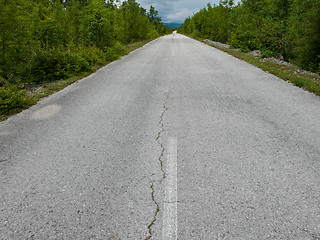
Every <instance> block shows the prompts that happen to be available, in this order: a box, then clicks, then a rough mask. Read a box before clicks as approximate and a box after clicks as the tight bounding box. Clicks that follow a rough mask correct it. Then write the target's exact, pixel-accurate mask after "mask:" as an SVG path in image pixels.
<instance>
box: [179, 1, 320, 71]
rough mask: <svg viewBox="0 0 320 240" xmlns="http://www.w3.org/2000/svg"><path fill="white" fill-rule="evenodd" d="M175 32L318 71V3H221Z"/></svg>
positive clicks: (202, 11) (198, 15)
mask: <svg viewBox="0 0 320 240" xmlns="http://www.w3.org/2000/svg"><path fill="white" fill-rule="evenodd" d="M178 32H181V33H184V34H187V35H191V36H193V37H196V38H197V37H199V38H209V39H211V40H214V41H219V42H223V43H225V42H227V43H228V44H230V46H231V47H232V48H240V49H241V50H242V51H244V52H249V51H252V50H261V52H262V56H263V57H271V56H274V55H276V54H281V55H282V56H283V57H284V58H285V59H286V60H291V61H293V62H294V63H297V64H298V65H299V66H300V67H302V68H304V69H306V70H311V71H314V72H320V67H319V66H320V57H319V53H320V1H319V0H316V1H315V0H241V2H240V3H238V5H236V6H235V5H234V3H233V1H227V0H226V1H220V3H219V5H214V6H211V5H210V4H208V6H207V8H204V9H202V10H200V11H199V12H198V13H196V14H194V15H193V16H192V17H189V18H187V19H186V20H185V22H184V24H183V25H182V26H181V27H180V28H179V29H178Z"/></svg>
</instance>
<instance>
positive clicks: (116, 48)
mask: <svg viewBox="0 0 320 240" xmlns="http://www.w3.org/2000/svg"><path fill="white" fill-rule="evenodd" d="M125 54H127V50H126V48H125V47H124V46H123V45H122V44H121V43H119V42H116V43H115V44H114V45H113V46H112V47H109V48H106V49H105V56H106V60H107V61H113V60H116V59H118V58H119V57H120V56H123V55H125Z"/></svg>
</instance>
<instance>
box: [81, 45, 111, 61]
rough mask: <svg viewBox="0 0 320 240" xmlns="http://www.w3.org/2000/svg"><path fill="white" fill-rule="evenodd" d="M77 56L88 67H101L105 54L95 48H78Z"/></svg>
mask: <svg viewBox="0 0 320 240" xmlns="http://www.w3.org/2000/svg"><path fill="white" fill-rule="evenodd" d="M79 54H80V56H81V57H82V58H84V59H85V60H86V61H87V62H88V63H89V64H90V65H103V64H104V63H105V61H106V56H105V53H104V52H103V51H102V50H100V49H99V48H97V47H91V46H90V47H83V48H80V49H79Z"/></svg>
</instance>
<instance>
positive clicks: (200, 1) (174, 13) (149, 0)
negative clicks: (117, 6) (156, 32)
mask: <svg viewBox="0 0 320 240" xmlns="http://www.w3.org/2000/svg"><path fill="white" fill-rule="evenodd" d="M238 1H239V0H238ZM238 1H235V2H238ZM136 2H137V3H139V4H140V5H141V6H142V7H143V8H145V9H147V11H148V10H149V9H150V6H151V5H152V6H154V7H155V9H156V10H158V12H159V16H160V17H161V19H162V21H163V22H177V23H183V22H184V20H185V19H186V18H187V17H188V16H192V15H193V13H196V12H198V11H199V10H200V9H202V8H204V7H206V6H207V4H208V3H209V2H210V3H211V4H212V6H213V4H219V0H211V1H210V0H136Z"/></svg>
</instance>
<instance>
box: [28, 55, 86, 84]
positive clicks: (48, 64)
mask: <svg viewBox="0 0 320 240" xmlns="http://www.w3.org/2000/svg"><path fill="white" fill-rule="evenodd" d="M85 71H90V65H89V63H88V61H86V59H85V58H83V57H81V55H80V54H79V53H75V52H70V51H66V52H63V51H59V50H57V51H50V52H40V53H39V54H37V55H35V56H34V58H33V59H32V63H31V69H30V77H31V80H32V81H34V82H47V81H54V80H60V79H65V78H68V77H71V76H73V75H75V74H77V73H81V72H85Z"/></svg>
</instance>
